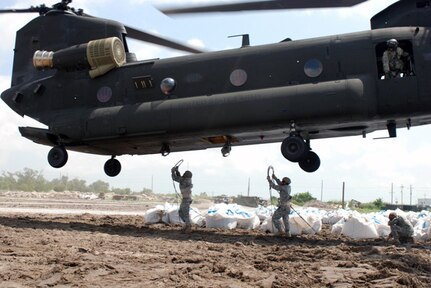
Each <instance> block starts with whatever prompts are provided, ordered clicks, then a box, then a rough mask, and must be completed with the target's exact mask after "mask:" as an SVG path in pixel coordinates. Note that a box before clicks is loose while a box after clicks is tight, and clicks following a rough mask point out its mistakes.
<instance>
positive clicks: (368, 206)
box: [352, 198, 385, 213]
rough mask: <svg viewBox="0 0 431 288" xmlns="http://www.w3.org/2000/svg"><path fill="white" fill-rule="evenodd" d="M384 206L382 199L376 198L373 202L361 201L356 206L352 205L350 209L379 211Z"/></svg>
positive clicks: (367, 211)
mask: <svg viewBox="0 0 431 288" xmlns="http://www.w3.org/2000/svg"><path fill="white" fill-rule="evenodd" d="M384 206H385V204H384V203H383V200H382V199H381V198H378V199H376V200H374V201H373V202H369V203H361V204H360V205H358V206H357V207H352V209H353V210H356V211H358V212H361V213H370V212H377V211H380V210H382V209H383V207H384Z"/></svg>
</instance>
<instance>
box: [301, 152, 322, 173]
mask: <svg viewBox="0 0 431 288" xmlns="http://www.w3.org/2000/svg"><path fill="white" fill-rule="evenodd" d="M298 164H299V167H301V168H302V170H304V171H305V172H309V173H311V172H314V171H316V170H317V169H319V167H320V158H319V156H318V155H317V154H316V153H314V152H313V151H308V153H307V155H306V156H305V158H304V159H302V160H301V161H299V163H298Z"/></svg>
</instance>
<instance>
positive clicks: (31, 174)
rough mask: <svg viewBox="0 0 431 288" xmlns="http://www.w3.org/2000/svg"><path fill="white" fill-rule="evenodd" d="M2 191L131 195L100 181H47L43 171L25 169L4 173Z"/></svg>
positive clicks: (146, 190) (1, 183)
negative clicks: (89, 182) (88, 182)
mask: <svg viewBox="0 0 431 288" xmlns="http://www.w3.org/2000/svg"><path fill="white" fill-rule="evenodd" d="M0 190H7V191H26V192H32V191H36V192H48V191H56V192H63V191H78V192H94V193H108V192H114V193H116V194H130V193H132V192H134V191H131V190H130V188H124V189H121V188H110V187H109V183H107V182H104V181H101V180H98V181H95V182H93V183H91V184H89V185H87V183H86V181H85V180H81V179H78V178H74V179H69V177H67V176H61V177H59V178H55V179H52V180H51V181H49V180H47V179H45V177H44V176H43V175H42V172H41V171H37V170H33V169H30V168H24V170H23V171H18V172H15V173H11V172H3V173H2V175H1V176H0ZM140 192H144V193H145V192H151V191H150V190H149V189H145V188H144V189H143V191H140Z"/></svg>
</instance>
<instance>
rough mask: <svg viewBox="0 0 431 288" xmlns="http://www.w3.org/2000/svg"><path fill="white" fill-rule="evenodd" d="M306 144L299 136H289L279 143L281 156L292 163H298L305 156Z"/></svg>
mask: <svg viewBox="0 0 431 288" xmlns="http://www.w3.org/2000/svg"><path fill="white" fill-rule="evenodd" d="M307 151H308V149H307V144H306V143H305V141H304V139H302V137H300V136H289V137H287V138H286V139H284V140H283V142H282V143H281V154H283V156H284V158H286V159H287V160H289V161H292V162H298V161H300V160H301V159H303V158H304V157H305V156H306V154H307Z"/></svg>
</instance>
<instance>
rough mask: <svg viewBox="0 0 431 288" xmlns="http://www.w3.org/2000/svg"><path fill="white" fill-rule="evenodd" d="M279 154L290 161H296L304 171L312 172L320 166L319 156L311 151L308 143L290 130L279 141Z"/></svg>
mask: <svg viewBox="0 0 431 288" xmlns="http://www.w3.org/2000/svg"><path fill="white" fill-rule="evenodd" d="M281 154H283V156H284V158H286V159H287V160H289V161H291V162H297V163H298V164H299V167H301V168H302V170H304V171H305V172H314V171H316V170H317V169H319V167H320V158H319V156H317V154H316V153H314V152H312V151H311V148H310V143H309V142H308V141H307V142H306V141H305V140H304V139H303V138H302V137H301V136H300V135H299V134H298V133H296V132H292V133H290V135H289V137H287V138H286V139H284V140H283V142H282V143H281Z"/></svg>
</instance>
